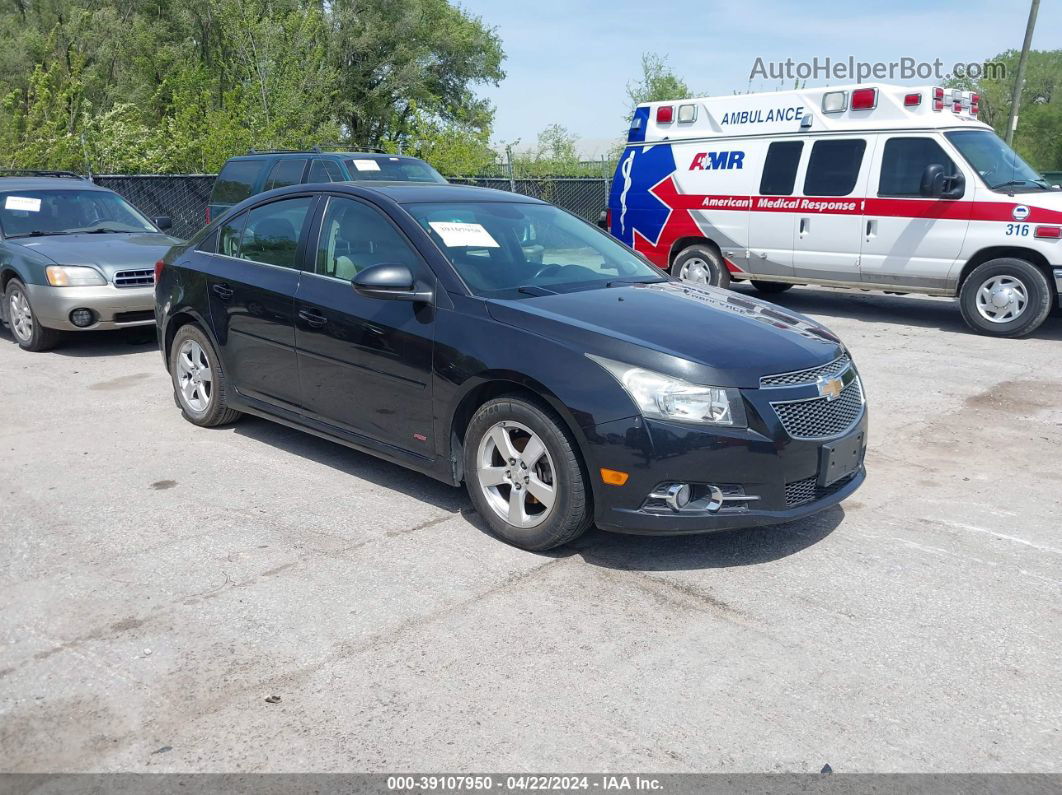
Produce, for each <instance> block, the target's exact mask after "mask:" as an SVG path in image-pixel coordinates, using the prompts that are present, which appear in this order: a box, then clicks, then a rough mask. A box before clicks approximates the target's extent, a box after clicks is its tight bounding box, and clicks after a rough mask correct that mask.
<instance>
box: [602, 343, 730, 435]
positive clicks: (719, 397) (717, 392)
mask: <svg viewBox="0 0 1062 795" xmlns="http://www.w3.org/2000/svg"><path fill="white" fill-rule="evenodd" d="M586 355H587V357H589V358H590V359H593V360H594V361H595V362H597V363H598V364H600V365H601V366H602V367H604V368H605V369H606V370H608V371H609V372H610V373H611V374H612V376H613V377H614V378H615V379H616V380H617V381H619V384H620V386H622V387H623V389H624V390H625V391H626V392H627V394H628V395H630V396H631V400H633V401H634V404H635V405H636V406H637V407H638V409H639V410H640V411H641V412H642V414H643V415H644V416H646V417H655V418H657V419H662V420H676V421H678V422H696V423H701V424H704V425H726V426H729V427H734V428H744V427H746V426H747V420H746V418H745V406H744V403H742V401H741V393H740V392H739V391H738V390H736V389H728V388H725V387H718V386H702V385H700V384H691V383H690V382H689V381H684V380H683V379H681V378H675V377H673V376H670V375H664V374H663V373H656V372H653V371H652V370H644V369H642V368H641V367H634V366H633V365H629V364H624V363H623V362H615V361H612V360H611V359H604V358H602V357H600V356H593V355H591V354H589V353H588V354H586Z"/></svg>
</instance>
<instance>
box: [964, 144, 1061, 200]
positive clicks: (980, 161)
mask: <svg viewBox="0 0 1062 795" xmlns="http://www.w3.org/2000/svg"><path fill="white" fill-rule="evenodd" d="M944 135H945V136H947V139H948V140H949V141H951V143H952V144H953V145H954V146H955V148H956V149H958V150H959V154H961V155H962V156H963V157H964V158H965V159H966V162H967V163H969V164H970V165H971V166H972V167H973V169H974V170H975V171H976V172H977V173H978V174H980V175H981V179H983V180H984V181H985V185H987V186H988V187H989V188H991V189H992V190H1003V191H1009V190H1012V189H1016V190H1019V191H1022V190H1028V191H1038V190H1051V186H1050V185H1048V184H1047V181H1046V180H1044V179H1043V178H1042V177H1041V176H1040V175H1039V174H1037V173H1036V172H1035V171H1034V170H1033V169H1032V168H1031V167H1030V166H1029V164H1028V163H1026V162H1025V161H1024V160H1022V159H1021V157H1019V156H1018V153H1017V152H1015V151H1014V150H1013V149H1011V148H1010V147H1009V146H1007V145H1006V143H1005V142H1004V141H1003V140H1002V139H1001V138H1000V137H999V136H998V135H996V134H995V133H994V132H991V131H990V130H955V131H954V132H949V133H944Z"/></svg>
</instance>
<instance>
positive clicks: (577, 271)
mask: <svg viewBox="0 0 1062 795" xmlns="http://www.w3.org/2000/svg"><path fill="white" fill-rule="evenodd" d="M405 208H406V210H407V211H408V212H409V213H410V214H411V215H412V216H413V217H414V218H415V219H416V220H417V221H418V222H419V223H420V225H421V226H422V227H424V229H425V230H426V231H427V233H428V234H429V235H430V236H431V237H432V239H433V240H434V241H435V242H436V243H437V244H438V245H439V248H440V249H442V251H443V252H444V253H445V254H446V255H447V257H448V258H449V259H450V262H452V263H453V265H454V268H456V269H457V272H458V273H459V274H460V275H461V278H462V279H463V280H464V282H465V284H467V285H468V286H469V289H471V290H472V292H474V293H475V294H476V295H483V296H490V297H497V298H520V297H523V296H534V295H543V294H545V293H557V292H570V291H573V290H579V289H593V288H596V287H607V286H609V285H612V284H628V283H638V282H644V283H650V282H660V281H665V280H666V277H665V276H664V274H663V273H661V272H660V271H659V270H657V269H656V268H654V267H653V266H652V265H650V264H648V263H647V262H646V261H645V260H643V259H642V258H641V257H639V256H638V255H637V254H635V253H634V252H632V251H630V249H628V248H626V247H625V246H623V245H621V244H620V243H617V242H616V241H615V240H613V239H612V238H611V237H609V236H608V235H606V234H604V233H603V232H601V231H600V230H598V229H597V228H596V227H594V226H591V225H590V224H588V223H587V222H586V221H583V220H581V219H579V218H576V217H575V216H573V215H570V214H569V213H566V212H564V211H563V210H561V209H558V208H557V207H553V206H551V205H548V204H523V203H519V202H460V203H453V204H450V203H447V204H435V203H430V204H429V203H425V204H407V205H405Z"/></svg>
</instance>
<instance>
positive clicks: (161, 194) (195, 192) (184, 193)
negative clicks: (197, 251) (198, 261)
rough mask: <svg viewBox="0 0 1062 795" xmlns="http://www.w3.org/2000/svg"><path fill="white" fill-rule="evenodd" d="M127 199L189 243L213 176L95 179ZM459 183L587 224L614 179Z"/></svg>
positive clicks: (474, 180)
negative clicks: (523, 199)
mask: <svg viewBox="0 0 1062 795" xmlns="http://www.w3.org/2000/svg"><path fill="white" fill-rule="evenodd" d="M93 181H94V182H95V183H96V184H97V185H99V186H101V187H104V188H109V189H110V190H113V191H114V192H115V193H117V194H119V195H120V196H122V197H124V198H125V199H126V200H127V201H128V202H129V203H130V204H132V205H133V206H134V207H136V208H137V209H138V210H140V212H142V213H144V215H146V216H148V217H149V218H157V217H159V216H162V215H166V216H169V217H170V219H171V220H172V221H173V228H172V229H171V230H170V234H172V235H173V236H174V237H179V238H183V239H187V238H189V237H191V236H192V235H194V234H195V233H196V232H197V231H198V230H199V229H201V228H202V226H203V224H204V223H205V221H206V207H207V201H208V200H209V198H210V189H211V188H212V187H213V186H214V175H213V174H105V175H100V176H97V177H94V178H93ZM450 181H451V182H453V183H456V184H459V185H476V186H479V187H482V188H496V189H497V190H512V189H514V188H515V191H516V192H517V193H522V194H524V195H525V196H533V197H535V198H536V199H542V200H543V201H547V202H550V203H552V204H556V205H557V206H559V207H563V208H564V209H566V210H568V211H570V212H573V213H575V214H576V215H579V216H581V217H583V218H585V219H586V220H588V221H591V222H594V221H597V218H598V216H599V215H600V213H601V211H602V210H603V209H605V205H606V204H608V191H609V183H610V180H608V179H605V178H603V177H536V178H534V179H517V180H512V181H510V180H509V178H508V177H453V178H451V180H450Z"/></svg>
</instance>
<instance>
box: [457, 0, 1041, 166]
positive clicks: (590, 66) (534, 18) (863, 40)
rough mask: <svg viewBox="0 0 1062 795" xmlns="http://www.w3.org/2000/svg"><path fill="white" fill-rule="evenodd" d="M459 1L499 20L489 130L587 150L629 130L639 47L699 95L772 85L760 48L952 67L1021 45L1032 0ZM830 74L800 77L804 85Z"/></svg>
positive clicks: (506, 137)
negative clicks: (757, 70)
mask: <svg viewBox="0 0 1062 795" xmlns="http://www.w3.org/2000/svg"><path fill="white" fill-rule="evenodd" d="M457 1H458V2H459V4H460V5H461V6H462V7H463V8H464V9H466V10H467V11H469V12H471V13H472V14H475V15H476V16H479V17H481V18H482V19H483V22H484V23H485V24H486V25H488V26H490V27H494V28H496V29H497V32H498V34H499V36H501V39H502V42H503V46H504V50H505V54H506V60H505V63H504V69H505V71H506V78H505V79H504V80H503V81H502V82H501V84H500V85H499V86H498V87H497V88H495V87H493V86H491V87H481V88H480V89H479V93H480V94H481V95H482V96H486V97H488V98H489V99H490V100H491V101H492V102H493V103H494V105H495V108H496V115H495V122H494V139H495V141H496V142H498V143H499V144H500V143H503V142H512V141H514V140H516V139H519V141H520V143H519V144H518V145H517V147H516V148H517V149H519V150H523V149H525V148H526V147H528V146H530V145H533V143H534V142H535V140H536V138H537V136H538V133H539V132H540V131H541V130H542V129H543V128H544V127H546V125H548V124H553V123H558V124H562V125H564V126H565V127H567V128H568V129H569V130H570V131H571V132H572V133H574V134H575V135H577V136H578V137H579V139H580V140H579V148H580V151H581V153H582V155H583V156H584V157H588V158H594V157H597V156H599V155H600V154H601V153H603V152H604V151H606V150H607V149H608V147H609V145H610V144H611V142H612V141H614V140H615V139H616V138H617V137H619V136H621V135H623V134H624V133H625V131H626V119H627V113H628V100H627V96H626V86H627V84H628V83H629V82H632V81H635V80H636V79H637V78H638V77H639V74H640V58H641V54H642V53H643V52H646V51H651V52H655V53H658V54H659V55H662V56H666V57H667V58H668V61H669V63H670V65H671V67H672V69H673V70H674V71H675V73H676V74H677V75H679V76H680V77H681V78H683V79H684V80H685V81H686V82H687V84H688V85H689V86H690V88H692V89H694V90H695V91H697V92H699V93H701V94H702V95H720V94H731V93H733V91H735V90H741V91H745V90H749V88H751V90H753V91H761V90H762V91H774V90H777V89H778V88H779V87H780V86H779V85H778V82H777V81H764V80H754V81H753V82H752V85H751V86H750V85H749V75H750V72H751V71H752V69H753V66H754V65H755V63H756V59H757V57H760V58H763V59H764V61H784V60H785V59H786V58H792V59H793V60H794V61H810V60H811V59H812V58H814V57H816V56H817V57H818V58H819V59H820V61H821V60H822V59H824V58H826V57H830V58H832V59H834V60H847V59H848V57H849V56H852V57H854V58H855V59H856V60H861V61H868V62H877V61H883V62H889V61H894V60H899V59H900V58H903V57H910V58H914V59H917V60H919V61H932V60H933V59H935V58H939V59H940V60H941V61H942V62H943V63H944V69H945V70H949V69H950V67H951V65H952V64H953V63H956V62H964V63H965V62H969V61H978V62H980V61H984V60H987V59H990V58H991V57H992V56H994V55H996V54H998V53H1000V52H1003V51H1004V50H1008V49H1018V48H1020V47H1021V44H1022V39H1023V38H1024V36H1025V24H1026V21H1027V19H1028V13H1029V3H1028V0H939V1H938V2H932V0H928V1H927V2H915V1H914V0H887V2H860V1H858V0H852V1H851V2H825V0H800V2H795V1H794V2H783V1H782V0H730V1H729V2H717V0H638V1H637V2H631V1H630V0H534V2H512V0H457ZM1033 48H1035V49H1058V48H1062V0H1041V3H1040V11H1039V16H1038V18H1037V24H1036V34H1035V35H1034V37H1033ZM833 82H834V83H837V81H833ZM845 82H849V81H845ZM851 82H854V81H851ZM891 82H898V83H899V82H908V83H910V82H913V83H921V84H924V83H926V82H934V81H924V80H922V81H920V80H914V81H900V80H896V81H891ZM826 84H827V81H825V80H808V86H814V85H826ZM791 85H792V84H791V83H789V84H787V85H786V86H783V87H785V88H789V87H791Z"/></svg>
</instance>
